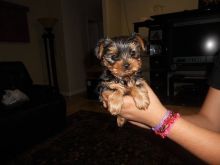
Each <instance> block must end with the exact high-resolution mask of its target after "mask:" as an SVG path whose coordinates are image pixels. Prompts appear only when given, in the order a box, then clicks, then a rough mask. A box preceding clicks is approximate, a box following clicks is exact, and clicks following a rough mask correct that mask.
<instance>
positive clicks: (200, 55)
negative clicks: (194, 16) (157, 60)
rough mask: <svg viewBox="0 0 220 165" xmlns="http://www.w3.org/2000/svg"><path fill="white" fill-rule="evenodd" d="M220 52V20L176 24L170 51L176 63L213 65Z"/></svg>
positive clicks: (169, 47) (171, 33) (172, 32)
mask: <svg viewBox="0 0 220 165" xmlns="http://www.w3.org/2000/svg"><path fill="white" fill-rule="evenodd" d="M219 50H220V18H215V19H203V20H193V21H183V22H176V23H174V24H173V25H172V28H171V29H170V35H169V46H168V51H169V54H170V55H171V57H172V59H173V62H174V63H212V62H213V60H214V56H215V55H216V53H217V52H218V51H219Z"/></svg>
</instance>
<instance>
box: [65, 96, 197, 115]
mask: <svg viewBox="0 0 220 165" xmlns="http://www.w3.org/2000/svg"><path fill="white" fill-rule="evenodd" d="M66 103H67V115H71V114H72V113H75V112H77V111H79V110H87V111H94V112H106V110H104V109H103V107H102V105H101V103H100V102H99V101H96V100H90V99H88V98H87V97H86V93H80V94H77V95H74V96H71V97H66ZM166 107H167V109H170V110H173V111H176V112H179V113H180V114H184V115H190V114H195V113H197V112H198V110H199V107H192V106H177V105H166Z"/></svg>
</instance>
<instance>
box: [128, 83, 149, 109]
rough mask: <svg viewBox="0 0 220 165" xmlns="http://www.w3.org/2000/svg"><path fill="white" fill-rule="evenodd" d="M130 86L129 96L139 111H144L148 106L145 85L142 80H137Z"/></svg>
mask: <svg viewBox="0 0 220 165" xmlns="http://www.w3.org/2000/svg"><path fill="white" fill-rule="evenodd" d="M129 85H130V90H131V96H132V97H133V99H134V101H135V104H136V106H137V107H138V108H139V109H146V108H147V107H148V106H149V104H150V99H149V96H148V91H147V83H146V82H145V81H144V80H143V79H139V80H137V81H136V82H133V83H131V84H129Z"/></svg>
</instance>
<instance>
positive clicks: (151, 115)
mask: <svg viewBox="0 0 220 165" xmlns="http://www.w3.org/2000/svg"><path fill="white" fill-rule="evenodd" d="M147 88H148V95H149V98H150V105H149V106H148V108H147V109H145V110H139V109H138V108H137V107H136V105H135V102H134V100H133V98H132V97H131V96H124V98H123V102H124V103H123V106H122V110H121V112H120V114H119V115H120V116H122V117H123V118H126V119H127V120H128V121H129V122H130V123H132V124H135V125H137V126H139V127H143V128H149V127H154V126H156V125H157V124H158V123H159V122H160V120H161V119H162V117H163V116H164V114H165V113H166V111H167V110H166V108H165V107H164V106H163V105H162V103H161V102H160V100H159V99H158V97H157V96H156V95H155V93H154V92H153V90H152V89H151V88H150V87H149V85H147Z"/></svg>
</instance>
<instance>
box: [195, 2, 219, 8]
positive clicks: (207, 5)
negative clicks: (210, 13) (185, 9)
mask: <svg viewBox="0 0 220 165" xmlns="http://www.w3.org/2000/svg"><path fill="white" fill-rule="evenodd" d="M217 7H220V0H199V9H207V8H217Z"/></svg>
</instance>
